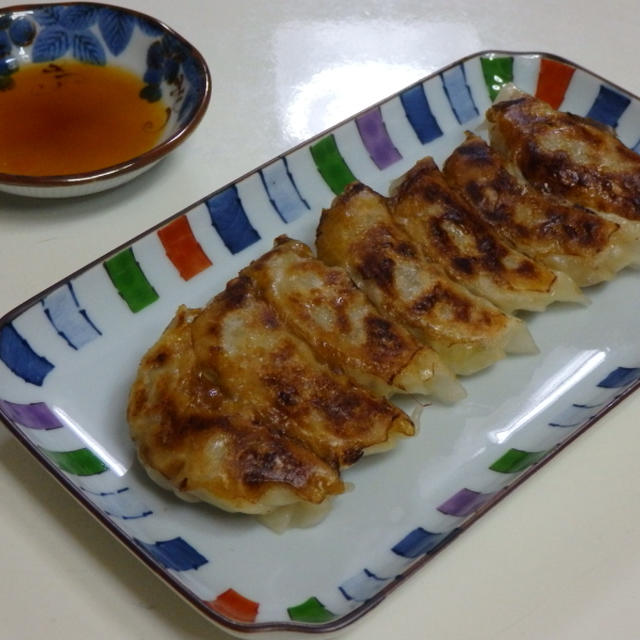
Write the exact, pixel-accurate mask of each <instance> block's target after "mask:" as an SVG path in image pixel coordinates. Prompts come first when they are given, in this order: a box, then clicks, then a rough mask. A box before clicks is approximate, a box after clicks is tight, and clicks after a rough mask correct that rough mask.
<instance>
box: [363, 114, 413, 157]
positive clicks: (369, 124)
mask: <svg viewBox="0 0 640 640" xmlns="http://www.w3.org/2000/svg"><path fill="white" fill-rule="evenodd" d="M356 126H357V127H358V133H359V134H360V137H361V138H362V142H363V143H364V146H365V148H366V149H367V151H368V152H369V155H370V156H371V159H372V160H373V161H374V162H375V164H376V166H377V167H378V169H386V168H387V167H389V166H391V165H392V164H394V163H395V162H398V160H402V155H401V154H400V152H399V151H398V149H397V148H396V146H395V145H394V144H393V141H392V140H391V138H390V137H389V133H388V132H387V127H386V125H385V123H384V120H383V119H382V112H381V111H380V107H376V108H375V109H371V111H367V112H366V113H363V114H362V115H361V116H358V117H357V118H356Z"/></svg>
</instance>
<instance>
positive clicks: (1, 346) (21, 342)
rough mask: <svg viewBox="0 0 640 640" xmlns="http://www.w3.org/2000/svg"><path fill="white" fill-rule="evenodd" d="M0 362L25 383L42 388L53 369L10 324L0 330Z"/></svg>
mask: <svg viewBox="0 0 640 640" xmlns="http://www.w3.org/2000/svg"><path fill="white" fill-rule="evenodd" d="M0 360H2V362H4V363H5V364H6V365H7V367H9V369H10V370H11V371H13V373H15V374H16V375H17V376H19V377H20V378H22V379H23V380H24V381H25V382H30V383H31V384H35V385H38V386H42V383H43V382H44V379H45V378H46V377H47V374H48V373H49V372H50V371H51V370H52V369H53V368H54V365H53V364H51V362H49V361H48V360H47V359H46V358H44V357H42V356H40V355H38V354H37V353H36V352H35V351H34V350H33V349H32V348H31V347H30V346H29V343H28V342H27V341H26V340H25V339H24V338H23V337H22V336H21V335H20V334H19V333H18V332H17V331H16V329H15V327H14V326H13V325H12V324H8V325H5V326H4V327H2V328H0Z"/></svg>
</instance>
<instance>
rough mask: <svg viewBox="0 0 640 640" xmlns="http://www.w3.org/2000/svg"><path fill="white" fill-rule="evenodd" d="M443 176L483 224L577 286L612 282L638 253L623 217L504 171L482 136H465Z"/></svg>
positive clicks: (636, 238)
mask: <svg viewBox="0 0 640 640" xmlns="http://www.w3.org/2000/svg"><path fill="white" fill-rule="evenodd" d="M443 172H444V175H445V177H446V179H447V181H448V182H450V183H451V184H452V185H454V186H455V187H457V188H458V189H459V190H460V191H461V192H462V193H463V194H464V196H465V197H466V198H467V199H468V200H469V202H470V203H471V204H472V205H473V206H474V207H475V209H476V211H477V212H478V213H479V214H480V215H481V216H482V217H483V218H484V220H485V221H486V222H487V223H489V224H490V225H492V226H493V228H494V229H496V231H497V232H498V233H499V234H500V235H501V236H503V237H504V238H506V239H507V240H509V241H511V242H512V243H513V244H514V245H515V246H516V247H517V248H518V249H519V250H520V251H522V252H523V253H525V254H527V255H529V256H531V257H532V258H534V259H536V260H538V261H540V262H542V263H544V264H546V265H547V266H548V267H551V268H552V269H557V270H559V271H563V272H565V273H567V274H568V275H569V276H570V277H571V278H572V279H573V280H574V281H575V282H576V283H577V284H578V285H580V286H588V285H592V284H596V283H599V282H603V281H606V280H610V279H611V278H612V277H613V276H614V275H615V274H616V273H617V272H618V271H620V270H621V269H623V268H624V267H626V266H628V265H630V264H634V263H635V262H637V260H638V256H639V255H640V235H639V234H637V233H634V232H633V231H632V229H630V226H629V224H627V223H626V221H625V220H623V219H618V221H617V222H616V221H614V220H613V219H612V218H613V216H610V217H604V216H602V215H598V214H597V213H595V212H594V211H591V210H589V209H586V208H584V207H579V206H575V205H571V204H567V203H564V202H562V201H560V200H559V199H558V198H555V197H554V196H550V195H546V194H544V193H542V192H541V191H538V190H536V189H533V188H531V187H530V186H529V185H528V184H527V183H526V182H525V181H523V180H521V179H518V178H517V177H516V175H515V174H513V173H511V172H510V171H509V170H508V169H507V165H506V164H505V162H504V160H503V158H502V157H501V155H500V154H498V153H497V152H496V151H495V150H493V149H492V148H491V147H490V146H489V145H488V144H487V143H486V142H485V141H484V140H483V139H482V138H481V137H479V136H477V135H475V134H472V133H467V135H466V139H465V141H464V142H463V143H462V144H460V145H459V146H458V147H457V148H456V149H455V150H454V151H453V153H452V154H451V155H450V156H449V157H448V158H447V160H446V162H445V164H444V167H443Z"/></svg>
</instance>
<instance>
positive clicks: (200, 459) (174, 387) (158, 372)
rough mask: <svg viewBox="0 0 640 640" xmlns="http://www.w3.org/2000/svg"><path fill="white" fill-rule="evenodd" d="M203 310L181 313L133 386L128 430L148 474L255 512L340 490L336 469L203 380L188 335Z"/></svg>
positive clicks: (179, 489)
mask: <svg viewBox="0 0 640 640" xmlns="http://www.w3.org/2000/svg"><path fill="white" fill-rule="evenodd" d="M199 312H200V311H199V310H197V309H187V308H185V307H180V308H179V309H178V311H177V313H176V315H175V317H174V319H173V320H172V322H171V324H170V325H169V326H168V327H167V329H166V330H165V331H164V332H163V334H162V336H161V337H160V338H159V340H158V341H157V342H156V343H155V344H154V345H153V346H152V347H151V349H149V351H148V352H147V353H146V354H145V356H144V357H143V358H142V361H141V363H140V366H139V369H138V373H137V377H136V380H135V382H134V384H133V385H132V387H131V391H130V395H129V404H128V408H127V418H128V420H129V425H130V432H131V436H132V438H133V442H134V443H135V445H136V447H137V452H138V457H139V458H140V461H141V463H142V464H143V466H144V467H145V468H146V469H147V471H148V472H149V474H150V475H151V477H152V478H153V479H154V480H156V481H157V482H159V483H160V484H162V485H163V486H166V487H168V488H172V489H173V490H174V491H175V492H176V493H177V494H178V495H180V496H183V497H186V498H192V499H200V500H205V501H208V502H211V503H212V504H214V505H216V506H218V507H220V508H222V509H225V510H227V511H240V512H244V513H251V514H264V513H269V512H271V511H273V510H274V509H276V508H279V507H282V506H285V505H290V504H294V503H297V502H300V501H304V502H307V503H311V504H321V503H322V502H323V501H325V500H326V499H327V498H328V497H330V496H332V495H336V494H339V493H342V492H343V490H344V484H343V482H342V480H341V479H340V476H339V473H338V469H337V468H336V466H335V465H333V464H330V463H328V462H326V461H324V460H323V459H322V458H321V457H320V456H318V455H317V454H316V453H314V452H313V451H312V450H311V449H310V448H309V447H307V446H305V445H304V443H302V442H300V441H298V440H297V439H295V438H291V437H288V436H287V435H286V434H285V433H283V432H282V431H280V430H278V429H277V428H274V426H273V425H272V424H270V423H269V422H268V421H267V420H263V419H261V418H260V417H259V416H257V415H255V414H254V413H253V412H252V411H251V409H250V408H248V407H247V406H244V405H241V404H239V403H237V402H235V401H234V400H233V399H230V398H229V397H227V396H226V395H225V394H223V393H222V390H221V389H220V387H219V386H218V385H217V384H216V383H215V382H214V381H213V380H212V379H211V378H210V377H208V376H206V375H204V373H203V372H202V370H201V369H200V367H199V366H198V365H197V362H196V355H195V352H194V349H193V341H192V336H191V328H192V323H193V321H194V319H195V318H196V317H197V316H198V314H199Z"/></svg>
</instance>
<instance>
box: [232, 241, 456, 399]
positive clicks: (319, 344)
mask: <svg viewBox="0 0 640 640" xmlns="http://www.w3.org/2000/svg"><path fill="white" fill-rule="evenodd" d="M241 273H242V274H243V275H245V276H247V277H249V278H251V279H252V281H253V282H254V283H255V284H256V286H257V287H259V289H260V291H261V294H262V295H263V296H264V298H265V299H266V301H267V302H268V303H269V304H270V305H271V306H272V307H273V308H274V309H275V310H276V311H277V313H278V314H279V316H280V317H281V318H282V319H283V321H284V322H285V324H286V325H287V327H288V328H289V329H290V330H291V331H292V332H293V333H295V334H296V335H297V336H298V337H300V338H302V339H303V340H304V341H305V342H306V343H307V344H308V345H309V346H311V348H312V349H313V351H314V353H315V354H316V356H317V357H318V358H319V359H320V360H322V361H324V362H326V363H328V364H329V365H330V366H332V367H334V368H336V369H339V370H342V371H344V372H345V373H346V374H347V375H348V376H349V377H351V378H352V379H354V380H355V381H356V382H357V383H358V384H361V385H363V386H365V387H368V388H370V389H371V390H373V391H375V392H377V393H381V394H384V395H391V394H393V393H397V392H404V393H418V394H427V395H429V394H434V395H435V396H436V397H438V398H439V399H441V400H444V401H445V402H453V401H455V400H459V399H460V398H462V397H463V396H464V391H463V389H462V387H461V386H460V384H459V383H458V382H457V381H456V379H455V377H454V376H453V374H452V373H451V372H450V371H449V369H448V368H447V367H446V365H445V364H444V363H443V362H442V360H441V358H440V357H439V356H438V354H437V353H436V352H435V351H433V350H432V349H431V348H429V347H427V346H425V345H423V344H421V343H420V342H418V340H416V338H415V337H414V336H413V335H412V334H411V333H410V332H409V331H407V330H406V329H405V328H404V327H402V326H401V325H399V324H398V323H397V322H394V321H392V320H390V319H388V318H385V317H383V316H382V315H381V314H380V313H379V312H378V311H377V309H376V308H375V307H374V306H373V304H372V303H371V302H370V301H369V300H368V298H367V297H366V296H365V295H364V293H362V291H360V290H359V289H358V288H357V287H356V286H355V284H354V283H353V281H352V280H351V279H350V278H349V276H348V275H347V273H346V271H345V270H344V269H342V268H340V267H330V266H327V265H326V264H325V263H324V262H322V261H321V260H319V259H317V258H316V257H314V255H313V253H312V251H311V249H310V248H309V247H308V246H307V245H306V244H304V243H302V242H299V241H297V240H292V239H290V238H287V237H285V236H281V237H280V238H278V239H276V243H275V246H274V248H273V249H272V250H271V251H269V252H267V253H266V254H264V255H262V256H261V257H260V258H258V259H257V260H254V261H253V262H252V263H251V264H250V265H249V266H248V267H246V268H245V269H243V270H242V272H241Z"/></svg>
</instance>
